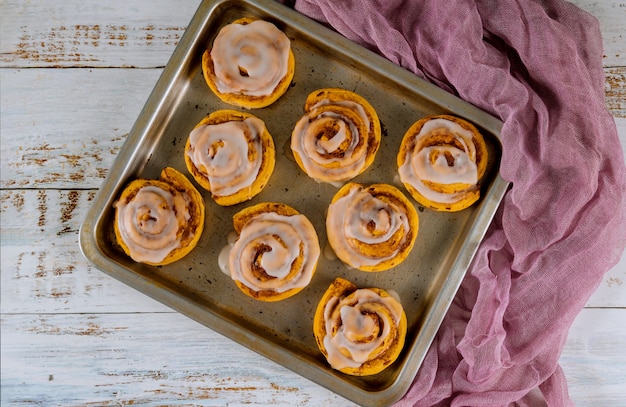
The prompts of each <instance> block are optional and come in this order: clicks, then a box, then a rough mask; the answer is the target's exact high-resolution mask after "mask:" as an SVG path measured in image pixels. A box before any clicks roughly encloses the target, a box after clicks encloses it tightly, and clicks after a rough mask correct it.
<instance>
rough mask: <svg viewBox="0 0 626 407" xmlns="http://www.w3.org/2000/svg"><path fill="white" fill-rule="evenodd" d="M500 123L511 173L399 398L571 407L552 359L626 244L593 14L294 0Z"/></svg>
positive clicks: (619, 164)
mask: <svg viewBox="0 0 626 407" xmlns="http://www.w3.org/2000/svg"><path fill="white" fill-rule="evenodd" d="M295 8H296V10H298V11H300V12H301V13H303V14H305V15H308V16H310V17H312V18H314V19H316V20H319V21H321V22H323V23H325V24H328V25H329V26H331V27H332V28H334V29H335V30H337V31H338V32H339V33H341V34H343V35H344V36H346V37H348V38H349V39H351V40H353V41H355V42H357V43H358V44H361V45H363V46H365V47H367V48H369V49H372V50H374V51H375V52H378V53H380V54H381V55H383V56H385V57H386V58H388V59H390V60H391V61H392V62H394V63H396V64H399V65H401V66H403V67H404V68H406V69H408V70H410V71H412V72H414V73H415V74H417V75H419V76H421V77H423V78H425V79H427V80H429V81H431V82H434V83H435V84H437V85H438V86H440V87H441V88H443V89H445V90H447V91H449V92H452V93H454V94H456V95H458V96H459V97H461V98H462V99H464V100H466V101H468V102H470V103H472V104H474V105H476V106H478V107H480V108H481V109H483V110H485V111H487V112H489V113H491V114H493V115H494V116H496V117H498V118H500V119H501V120H502V121H503V122H504V127H503V129H502V133H501V137H502V142H503V149H504V151H503V155H502V163H501V168H500V170H501V174H502V176H503V177H504V178H505V179H506V180H508V181H510V182H511V183H512V188H511V190H510V191H509V192H508V193H507V195H506V197H505V199H504V201H503V203H502V205H501V206H500V208H499V209H498V212H497V214H496V217H495V220H494V221H493V223H492V225H491V227H490V229H489V231H488V233H487V236H486V237H485V240H484V241H483V242H482V244H481V246H480V248H479V250H478V253H477V255H476V257H475V260H474V262H473V263H472V266H471V268H470V270H469V271H468V273H467V275H466V278H465V279H464V281H463V283H462V286H461V288H460V290H459V292H458V294H457V296H456V298H455V299H454V301H453V304H452V306H451V308H450V310H449V311H448V313H447V315H446V318H445V320H444V322H443V324H442V326H441V328H440V330H439V332H438V334H437V336H436V338H435V341H434V342H433V344H432V346H431V348H430V350H429V352H428V354H427V356H426V358H425V360H424V362H423V365H422V367H421V368H420V370H419V372H418V374H417V376H416V378H415V381H414V383H413V385H412V387H411V388H410V390H409V391H408V393H407V394H406V395H405V396H404V398H403V399H402V400H400V401H399V402H398V405H399V406H433V405H434V406H507V405H517V406H537V405H548V406H568V405H572V401H571V399H570V397H569V395H568V391H567V383H566V380H565V375H564V373H563V371H562V370H561V368H560V367H559V365H558V359H559V356H560V353H561V350H562V348H563V345H564V342H565V340H566V337H567V333H568V330H569V327H570V326H571V323H572V322H573V320H574V318H575V317H576V315H577V314H578V313H579V311H580V310H581V308H582V307H583V306H584V304H585V302H586V301H587V299H588V298H589V296H590V295H591V294H592V293H593V291H594V290H595V289H596V288H597V286H598V285H599V284H600V282H601V281H602V277H603V275H604V273H605V272H606V271H607V270H609V269H610V268H611V267H612V266H613V265H614V264H615V263H616V262H617V261H618V260H619V258H620V256H621V255H622V254H623V251H624V246H625V244H626V235H625V234H626V204H625V198H624V196H625V194H626V172H625V168H624V154H623V151H622V148H621V146H620V143H619V140H618V137H617V131H616V127H615V123H614V121H613V119H612V117H611V116H610V115H609V113H608V112H607V110H606V108H605V101H604V88H603V85H604V74H603V70H602V40H601V36H600V30H599V26H598V22H597V20H596V19H595V18H594V17H592V16H591V15H589V14H588V13H586V12H584V11H582V10H580V9H579V8H577V7H575V6H573V5H571V4H569V3H566V2H563V1H558V0H556V1H544V2H539V1H530V0H517V1H516V0H501V1H488V0H477V1H470V0H446V1H440V0H424V1H420V0H413V1H410V0H404V1H402V0H342V1H337V0H298V1H296V3H295Z"/></svg>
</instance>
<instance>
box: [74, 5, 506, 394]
mask: <svg viewBox="0 0 626 407" xmlns="http://www.w3.org/2000/svg"><path fill="white" fill-rule="evenodd" d="M229 4H238V5H244V6H245V5H247V6H252V7H253V8H255V9H257V10H258V11H260V12H261V13H264V14H267V15H269V16H272V17H274V18H277V19H278V20H282V21H283V22H289V23H291V24H292V25H294V26H297V27H298V31H300V32H302V33H303V34H306V35H307V36H309V37H316V38H318V39H322V40H324V41H326V42H327V43H329V44H333V45H334V46H335V47H336V48H339V49H341V50H342V51H343V53H344V55H346V56H348V57H349V58H350V59H351V60H362V58H369V59H371V60H372V63H371V64H370V69H372V71H373V72H375V73H376V74H379V75H382V76H385V75H389V72H390V71H391V72H392V73H393V75H394V76H395V78H396V81H397V82H401V83H402V84H403V85H404V86H405V87H408V88H410V89H411V90H413V91H414V92H415V93H416V94H420V95H421V96H424V97H426V98H427V99H429V100H432V99H433V97H436V98H437V100H436V102H437V103H438V104H439V105H442V106H454V105H456V104H459V103H462V104H463V105H464V106H463V107H464V109H465V110H466V111H468V112H469V115H470V116H472V117H473V119H472V120H474V121H476V122H478V123H480V125H481V127H483V128H486V129H487V130H489V131H490V132H491V133H492V134H493V135H495V136H496V138H497V139H498V142H499V141H500V140H499V132H500V129H501V128H502V122H501V121H500V120H498V119H497V118H495V117H493V116H492V115H490V114H488V113H487V112H485V111H483V110H481V109H479V108H477V107H475V106H472V105H470V104H468V103H467V102H465V101H463V100H461V99H460V98H458V97H457V96H455V95H452V94H450V93H448V92H446V91H444V90H443V89H441V88H439V87H437V86H436V85H434V84H432V83H429V82H427V81H425V80H423V79H421V78H419V77H417V76H416V75H414V74H412V73H411V72H409V71H407V70H404V69H402V68H400V67H399V66H397V65H395V64H393V63H391V62H390V61H388V60H387V59H385V58H383V57H381V56H380V55H377V54H375V53H373V52H372V51H370V50H367V49H365V48H363V47H361V46H359V45H357V44H355V43H353V42H352V41H350V40H348V39H346V38H345V37H343V36H341V35H339V34H337V33H336V32H334V31H332V30H330V29H329V28H327V27H325V26H323V25H322V24H320V23H317V22H315V21H313V20H311V19H309V18H308V17H306V16H303V15H301V14H300V13H298V12H296V11H295V10H292V9H290V8H288V7H285V6H283V5H281V4H279V3H278V2H262V1H259V0H204V1H203V2H202V3H201V4H200V6H199V7H198V10H197V11H196V13H195V14H194V16H193V17H192V20H191V22H190V24H189V26H188V27H187V29H186V31H185V33H184V34H183V36H182V37H181V40H180V42H179V44H178V45H177V46H176V49H175V50H174V52H173V54H172V56H171V58H170V61H168V63H167V65H166V66H165V68H164V70H163V72H162V74H161V76H160V77H159V79H158V81H157V83H156V84H155V86H154V89H153V91H152V92H151V94H150V96H149V97H148V99H147V101H146V103H145V105H144V107H143V109H142V111H141V113H140V114H139V116H138V118H137V120H136V122H135V124H134V125H133V127H132V129H131V131H130V132H129V134H128V136H127V140H126V141H125V142H124V145H123V147H122V149H121V150H120V152H119V153H118V156H117V157H116V159H115V160H114V163H113V165H112V166H111V169H110V171H109V173H108V175H107V177H106V179H105V180H104V182H103V183H102V185H101V187H100V188H99V190H98V191H97V193H96V195H95V197H94V199H93V202H92V205H91V207H90V208H89V210H88V212H87V215H86V217H85V219H84V221H83V223H82V224H81V227H80V230H79V246H80V249H81V252H82V254H83V255H84V257H85V258H86V259H87V260H89V261H90V262H91V263H92V264H93V265H94V266H95V267H96V268H97V269H99V270H101V271H103V272H105V273H106V274H108V275H110V276H112V277H114V278H116V279H117V280H119V281H121V282H122V283H124V284H126V285H128V286H130V287H131V288H133V289H136V290H137V291H139V292H141V293H143V294H145V295H148V296H149V297H151V298H154V299H155V300H157V301H159V302H160V303H162V304H164V305H166V306H168V307H170V308H172V309H174V310H176V311H178V312H180V313H182V314H183V315H185V316H187V317H189V318H191V319H194V320H196V321H197V322H199V323H201V324H202V325H205V326H207V327H209V328H210V329H212V330H214V331H216V332H218V333H220V334H222V335H224V336H226V337H228V338H230V339H232V340H234V341H235V342H237V343H239V344H240V345H243V346H245V347H247V348H249V349H251V350H253V351H254V352H256V353H259V354H261V355H263V356H264V357H266V358H268V359H270V360H272V361H274V362H276V363H279V364H281V365H283V366H285V367H287V368H288V369H290V370H292V371H294V372H296V373H298V374H300V375H302V376H303V377H305V378H307V379H310V380H312V381H314V382H316V383H318V384H319V385H321V386H323V387H325V388H327V389H329V390H331V391H334V392H336V393H337V394H339V395H341V396H343V397H346V398H348V399H350V400H352V401H354V402H358V403H360V404H363V405H388V404H391V403H393V402H395V401H397V400H398V399H400V398H401V397H402V396H403V395H404V394H405V393H406V391H407V390H408V388H409V387H410V385H411V383H412V381H413V379H414V377H415V375H416V374H417V372H418V370H419V367H420V366H421V364H422V362H423V359H424V357H425V355H426V351H427V350H428V348H429V347H430V345H431V343H432V341H433V340H434V337H435V335H436V332H437V331H438V329H439V327H440V325H441V322H442V321H443V317H444V316H445V313H446V312H447V309H448V308H449V306H450V304H451V302H452V299H453V297H454V296H455V294H456V292H457V291H458V288H459V286H460V284H461V281H462V279H463V276H464V274H465V272H466V271H467V268H468V267H469V265H470V262H471V260H472V259H473V257H474V255H475V253H476V251H477V249H478V246H479V244H480V242H481V241H482V239H483V237H484V235H485V233H486V230H487V228H488V226H489V224H490V223H491V220H492V218H493V216H494V215H495V212H496V209H497V207H498V205H499V204H500V202H501V200H502V198H503V197H504V194H505V193H506V190H507V189H508V186H509V183H508V182H507V181H505V180H504V179H503V178H502V177H501V176H500V174H499V172H498V173H496V174H495V176H494V179H493V181H492V182H491V184H490V185H489V187H488V188H487V191H486V194H485V195H484V196H483V197H482V198H481V201H480V203H479V205H481V206H482V207H481V209H480V210H479V211H478V215H477V216H476V218H475V220H474V224H473V225H472V228H471V230H470V233H469V235H468V236H467V237H468V238H467V239H466V241H465V242H464V243H463V247H462V249H460V251H459V253H462V254H463V256H460V258H457V259H456V260H455V262H454V265H453V267H454V268H461V269H462V272H459V273H458V274H456V273H453V272H451V273H450V275H456V276H457V277H458V278H457V279H456V280H455V281H453V282H450V281H448V279H446V281H445V283H444V285H443V287H442V290H441V291H440V292H439V293H438V295H437V298H440V297H445V298H446V301H445V305H446V307H445V309H444V310H440V312H439V313H438V314H437V315H435V320H436V321H435V323H432V324H426V327H427V329H426V332H422V333H421V334H422V336H425V339H424V338H422V340H421V341H420V340H418V339H420V338H419V337H416V338H415V341H414V343H416V344H417V345H414V346H411V347H410V349H409V351H408V354H407V356H406V357H405V359H406V360H407V362H406V363H405V364H404V365H403V366H402V368H401V371H400V372H399V373H398V374H397V376H396V381H395V382H394V383H393V384H392V385H390V386H388V387H386V388H384V389H382V390H373V391H370V390H365V389H361V388H358V387H355V386H352V385H350V386H348V387H346V386H340V387H341V388H338V387H337V383H340V384H342V383H345V382H344V381H341V380H339V381H338V379H337V376H338V375H340V373H338V372H329V371H326V370H320V369H318V368H317V367H315V366H314V365H313V364H310V363H307V362H308V361H307V359H306V358H305V357H303V356H302V355H299V354H298V353H297V352H294V351H290V350H289V349H288V348H286V347H285V348H281V347H277V346H276V345H275V343H273V342H271V341H270V340H268V339H267V338H264V337H262V336H260V335H258V334H253V333H252V332H250V331H248V330H246V329H244V328H243V327H241V326H238V325H233V324H231V323H230V322H229V321H228V320H227V319H225V318H224V317H223V316H222V315H218V314H216V313H215V312H213V311H211V310H210V309H208V307H206V306H203V304H201V303H198V302H193V301H192V302H190V301H189V299H188V298H187V297H186V296H184V295H183V294H182V293H180V292H177V291H176V290H174V289H173V288H172V287H168V286H167V285H160V284H155V281H154V280H151V279H149V278H148V277H147V276H144V275H141V274H138V273H136V272H134V271H133V270H130V269H128V268H125V267H123V266H122V265H120V264H119V263H117V262H115V261H113V259H111V258H109V257H108V256H107V255H106V253H104V252H103V251H102V250H101V247H100V244H99V242H98V238H97V233H98V225H99V224H100V222H101V218H102V216H103V214H104V212H105V210H106V208H107V205H109V203H110V202H111V200H112V199H113V198H114V196H113V192H114V191H115V190H116V189H117V188H119V183H120V182H121V180H122V179H123V177H122V176H121V175H122V174H123V173H124V172H126V170H125V168H124V167H125V165H126V163H128V162H129V160H130V159H132V157H134V156H135V155H136V154H137V153H136V149H137V148H138V147H139V146H140V145H141V143H140V142H141V140H142V139H143V138H144V137H145V133H146V130H147V129H148V128H149V127H150V123H151V120H153V119H154V117H153V116H154V114H156V112H158V111H159V105H160V103H162V100H163V99H164V98H165V96H166V95H167V94H168V92H169V85H170V84H171V83H172V82H173V81H175V80H176V78H177V77H178V67H177V66H176V65H175V64H173V63H172V62H175V61H177V60H182V59H184V58H185V57H187V56H186V55H185V54H186V52H187V51H188V49H189V48H191V45H192V44H193V43H194V42H195V41H196V40H197V38H198V36H200V34H201V32H202V29H203V27H204V26H205V24H206V23H207V21H209V20H210V19H211V17H212V15H213V13H215V12H216V11H217V10H218V9H219V8H220V7H225V6H227V5H229ZM433 95H434V96H433ZM450 110H452V111H454V109H450ZM146 117H147V118H148V119H149V120H146V119H145V118H146ZM120 164H123V165H120ZM477 225H479V226H477ZM200 316H201V317H200ZM429 317H432V315H429ZM418 348H419V349H418ZM416 353H419V355H417V356H415V354H416ZM296 360H298V361H302V362H305V363H294V361H296ZM407 375H408V376H409V379H408V380H406V376H407ZM400 379H402V380H404V384H403V385H402V386H399V385H397V383H396V382H397V381H399V380H400Z"/></svg>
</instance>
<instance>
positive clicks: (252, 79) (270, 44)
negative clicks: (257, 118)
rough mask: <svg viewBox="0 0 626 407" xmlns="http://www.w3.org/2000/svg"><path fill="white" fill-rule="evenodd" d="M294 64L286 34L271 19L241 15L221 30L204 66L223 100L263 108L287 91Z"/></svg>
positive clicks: (215, 91) (216, 91)
mask: <svg viewBox="0 0 626 407" xmlns="http://www.w3.org/2000/svg"><path fill="white" fill-rule="evenodd" d="M294 65H295V62H294V56H293V52H292V51H291V42H290V40H289V38H288V37H287V36H286V35H285V33H283V32H282V31H281V30H279V29H278V28H277V27H276V26H275V25H274V24H272V23H270V22H267V21H263V20H257V19H252V18H241V19H239V20H236V21H234V22H232V23H230V24H227V25H225V26H224V27H222V28H221V29H220V31H219V33H218V34H217V36H216V37H215V39H214V41H213V46H212V49H211V50H207V51H206V52H205V53H204V55H203V64H202V67H203V73H204V76H205V80H206V81H207V84H208V85H209V87H210V88H211V90H213V92H214V93H215V94H216V95H217V96H218V97H220V98H221V99H222V100H223V101H225V102H227V103H230V104H234V105H238V106H244V107H248V108H260V107H265V106H267V105H269V104H271V103H273V102H274V101H275V100H277V99H278V98H279V97H280V96H281V95H282V94H283V93H284V92H285V91H286V90H287V88H288V87H289V84H290V83H291V79H292V78H293V74H294Z"/></svg>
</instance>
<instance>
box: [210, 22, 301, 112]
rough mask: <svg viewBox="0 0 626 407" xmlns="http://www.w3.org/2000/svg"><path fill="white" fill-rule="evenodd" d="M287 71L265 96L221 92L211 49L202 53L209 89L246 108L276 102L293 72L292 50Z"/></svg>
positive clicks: (231, 102)
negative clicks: (217, 82) (216, 81)
mask: <svg viewBox="0 0 626 407" xmlns="http://www.w3.org/2000/svg"><path fill="white" fill-rule="evenodd" d="M255 20H257V19H256V18H249V17H243V18H240V19H237V20H235V21H233V22H232V23H231V24H242V25H245V24H249V23H251V22H253V21H255ZM287 64H288V65H287V73H286V75H285V76H284V77H283V78H282V79H281V81H280V82H279V83H278V85H277V86H276V88H274V91H273V92H272V93H271V94H270V95H267V96H252V95H246V94H243V93H222V92H220V91H219V90H218V89H217V85H216V84H215V80H216V77H215V70H214V67H213V60H212V59H211V50H210V49H207V50H206V51H205V52H204V53H203V54H202V74H203V76H204V80H205V82H206V83H207V85H208V86H209V88H210V89H211V91H212V92H213V93H214V94H215V95H216V96H217V97H218V98H219V99H220V100H222V101H223V102H225V103H228V104H230V105H233V106H239V107H243V108H246V109H260V108H264V107H267V106H269V105H271V104H272V103H274V102H276V101H277V100H278V99H279V98H280V97H281V96H282V95H283V94H285V92H287V89H289V86H290V85H291V81H292V79H293V76H294V73H295V65H296V60H295V57H294V54H293V51H292V50H291V49H290V50H289V59H288V63H287Z"/></svg>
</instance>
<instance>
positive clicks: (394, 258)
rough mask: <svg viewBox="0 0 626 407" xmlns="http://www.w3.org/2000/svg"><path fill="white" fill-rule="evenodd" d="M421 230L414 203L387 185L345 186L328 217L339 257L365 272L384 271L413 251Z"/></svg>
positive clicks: (330, 242) (328, 229) (334, 198)
mask: <svg viewBox="0 0 626 407" xmlns="http://www.w3.org/2000/svg"><path fill="white" fill-rule="evenodd" d="M418 229H419V218H418V214H417V211H416V210H415V207H414V206H413V204H412V203H411V202H410V201H409V200H408V199H407V198H406V197H405V196H404V194H403V193H402V192H401V191H400V190H399V189H397V188H395V187H393V186H391V185H387V184H372V185H370V186H364V185H360V184H356V183H348V184H346V185H344V186H343V187H342V188H341V189H340V190H339V191H338V192H337V193H336V194H335V196H334V197H333V199H332V202H331V204H330V205H329V207H328V214H327V217H326V233H327V235H328V242H329V244H330V246H331V248H332V249H333V250H334V252H335V254H336V255H337V257H338V258H339V259H340V260H341V261H343V262H344V263H346V264H347V265H349V266H351V267H354V268H357V269H359V270H363V271H383V270H388V269H390V268H392V267H395V266H397V265H398V264H400V263H401V262H402V261H403V260H404V259H406V257H407V256H408V255H409V253H410V252H411V249H412V248H413V245H414V243H415V239H416V238H417V234H418Z"/></svg>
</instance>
